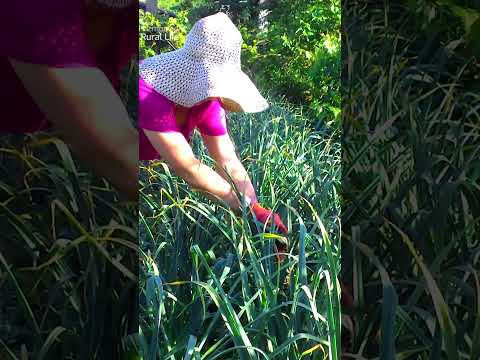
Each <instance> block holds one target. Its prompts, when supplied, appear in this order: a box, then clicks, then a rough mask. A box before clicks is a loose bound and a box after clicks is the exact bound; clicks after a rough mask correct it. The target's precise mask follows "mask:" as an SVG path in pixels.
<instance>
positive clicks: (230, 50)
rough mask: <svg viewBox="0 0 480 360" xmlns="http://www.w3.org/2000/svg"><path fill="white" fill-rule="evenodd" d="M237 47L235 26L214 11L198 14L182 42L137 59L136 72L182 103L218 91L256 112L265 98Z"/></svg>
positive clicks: (238, 39) (239, 44) (239, 39)
mask: <svg viewBox="0 0 480 360" xmlns="http://www.w3.org/2000/svg"><path fill="white" fill-rule="evenodd" d="M241 47H242V36H241V34H240V32H239V31H238V29H237V28H236V27H235V25H234V24H233V22H232V21H231V20H230V18H229V17H228V16H227V15H226V14H224V13H222V12H219V13H217V14H215V15H211V16H207V17H204V18H202V19H200V20H198V21H197V22H196V23H195V24H194V25H193V27H192V29H191V30H190V32H189V33H188V35H187V39H186V41H185V45H184V46H183V47H182V48H180V49H178V50H175V51H171V52H167V53H163V54H160V55H156V56H153V57H150V58H147V59H145V60H144V61H143V62H141V63H140V69H139V73H140V76H141V77H142V78H143V80H144V81H145V82H147V83H148V84H150V85H151V86H152V87H153V88H154V89H155V90H156V91H157V92H159V93H161V94H162V95H163V96H165V97H166V98H168V99H169V100H171V101H173V102H175V103H177V104H179V105H182V106H186V107H191V106H193V105H194V104H196V103H198V102H200V101H202V100H205V99H206V98H208V97H221V98H224V99H226V100H229V101H233V102H235V103H236V104H237V105H239V106H240V107H241V110H242V111H244V112H252V113H254V112H260V111H263V110H265V109H267V108H268V103H267V101H266V100H265V99H264V98H263V97H262V95H260V93H259V92H258V90H257V88H256V87H255V85H254V84H253V83H252V81H251V80H250V79H249V78H248V76H247V75H246V74H245V73H244V72H243V71H242V70H241V65H240V51H241Z"/></svg>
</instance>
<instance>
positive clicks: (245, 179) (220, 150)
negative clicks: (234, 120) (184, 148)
mask: <svg viewBox="0 0 480 360" xmlns="http://www.w3.org/2000/svg"><path fill="white" fill-rule="evenodd" d="M202 136H203V141H204V143H205V146H206V147H207V149H208V152H209V154H210V156H211V157H212V158H213V159H214V160H215V162H216V163H217V172H218V173H219V174H220V176H222V178H224V179H225V180H227V181H229V177H230V178H231V179H232V181H233V183H234V184H235V186H236V187H237V189H238V191H240V192H241V193H243V194H244V195H245V196H247V197H249V198H250V199H251V201H252V203H255V202H257V195H256V193H255V189H254V187H253V185H252V182H251V180H250V177H249V176H248V173H247V171H246V170H245V168H244V167H243V165H242V163H241V161H240V160H239V159H238V157H237V154H236V152H235V146H234V145H233V142H232V139H231V138H230V136H229V135H228V134H225V135H220V136H208V135H202ZM227 173H228V175H227Z"/></svg>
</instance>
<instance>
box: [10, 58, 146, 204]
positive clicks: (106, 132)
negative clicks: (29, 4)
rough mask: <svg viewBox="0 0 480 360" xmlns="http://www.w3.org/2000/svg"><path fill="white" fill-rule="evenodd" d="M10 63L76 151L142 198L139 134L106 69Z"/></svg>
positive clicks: (117, 184)
mask: <svg viewBox="0 0 480 360" xmlns="http://www.w3.org/2000/svg"><path fill="white" fill-rule="evenodd" d="M10 62H11V64H12V66H13V68H14V69H15V71H16V73H17V75H18V76H19V78H20V79H21V81H22V82H23V84H24V86H25V87H26V89H27V90H28V91H29V93H30V95H31V96H32V98H33V99H34V101H35V102H36V103H37V105H38V106H39V108H40V109H41V110H42V112H43V113H44V114H45V116H46V117H47V119H48V120H49V121H50V122H51V123H52V124H53V125H54V126H55V128H57V129H58V130H59V131H60V133H61V134H62V135H63V137H64V139H65V142H66V143H67V144H68V145H69V146H70V147H71V148H72V150H73V152H74V153H75V154H76V155H77V156H78V157H79V158H80V159H81V160H83V161H85V162H86V163H87V164H88V165H89V166H91V167H92V168H93V169H94V170H95V171H96V172H97V174H99V175H102V176H104V177H106V178H107V179H108V180H109V181H110V182H111V183H112V184H113V185H114V186H115V187H117V188H118V189H119V190H120V192H122V193H123V194H125V195H127V197H128V198H129V199H130V200H136V199H137V198H138V132H137V131H136V130H135V128H134V127H133V126H132V124H131V122H130V119H129V117H128V114H127V111H126V110H125V107H124V105H123V103H122V102H121V100H120V98H119V96H118V95H117V93H116V92H115V90H114V89H113V87H112V85H111V84H110V82H109V81H108V79H107V78H106V77H105V75H104V74H103V72H102V71H100V70H98V69H96V68H51V67H47V66H43V65H35V64H28V63H23V62H19V61H15V60H10Z"/></svg>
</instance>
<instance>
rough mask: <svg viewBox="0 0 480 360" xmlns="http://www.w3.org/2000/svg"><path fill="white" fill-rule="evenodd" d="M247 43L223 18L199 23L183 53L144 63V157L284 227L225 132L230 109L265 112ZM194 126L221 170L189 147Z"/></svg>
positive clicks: (235, 207) (141, 104) (141, 116)
mask: <svg viewBox="0 0 480 360" xmlns="http://www.w3.org/2000/svg"><path fill="white" fill-rule="evenodd" d="M241 44H242V37H241V35H240V32H239V31H238V30H237V28H236V27H235V25H234V24H233V23H232V22H231V21H230V19H229V18H228V16H227V15H225V14H224V13H217V14H215V15H211V16H208V17H205V18H203V19H200V20H199V21H197V22H196V23H195V24H194V26H193V28H192V29H191V31H190V32H189V34H188V35H187V39H186V42H185V45H184V47H183V48H181V49H178V50H175V51H172V52H168V53H164V54H160V55H157V56H153V57H151V58H148V59H145V60H144V61H143V62H141V63H140V78H139V127H140V128H141V129H142V131H140V159H141V160H153V159H158V158H161V159H162V160H164V161H165V162H166V163H168V164H169V165H170V166H171V168H172V169H173V170H174V171H175V173H176V174H177V175H179V176H180V177H182V178H183V179H184V180H185V181H186V182H187V183H188V184H189V185H190V186H191V187H193V188H195V189H197V190H201V191H205V192H207V193H209V194H212V195H214V197H216V198H219V199H221V200H222V201H224V202H225V203H226V204H228V206H229V207H230V208H232V209H233V210H235V211H240V209H241V206H242V202H241V201H242V199H239V198H238V197H237V195H236V194H235V191H234V189H233V188H232V186H231V185H230V182H229V179H231V180H232V181H233V183H234V184H235V186H236V187H237V189H238V190H239V192H240V193H241V194H242V195H243V197H244V198H245V201H246V203H247V204H248V206H249V208H250V209H251V211H252V212H253V214H254V215H255V216H256V218H257V220H259V221H261V222H262V223H264V224H265V225H266V226H268V225H269V223H270V222H271V221H273V223H274V226H275V227H276V228H277V229H278V231H280V232H282V233H286V232H287V228H286V227H285V225H284V224H283V223H282V220H281V219H280V216H279V215H278V214H273V213H272V211H271V210H269V209H266V208H264V207H262V206H261V205H260V204H259V203H258V200H257V196H256V193H255V190H254V187H253V185H252V183H251V181H250V178H249V176H248V174H247V172H246V170H245V168H244V167H243V165H242V164H241V162H240V160H239V159H238V157H237V155H236V153H235V148H234V145H233V143H232V140H231V139H230V137H229V135H228V131H227V124H226V118H225V111H245V112H259V111H263V110H265V109H266V108H267V107H268V104H267V102H266V101H265V99H264V98H263V97H262V96H261V95H260V93H259V92H258V90H257V89H256V87H255V86H254V84H253V83H252V82H251V81H250V79H249V78H248V77H247V76H246V75H245V74H244V73H243V72H242V71H241V69H240V50H241ZM195 128H197V129H198V130H199V131H200V133H201V135H202V138H203V142H204V144H205V145H206V147H207V149H208V151H209V153H210V155H211V157H212V158H213V159H214V160H215V161H216V164H217V169H216V171H215V170H213V169H211V168H210V167H208V166H206V165H204V164H202V163H201V162H200V161H199V160H198V159H197V158H196V157H195V155H194V153H193V151H192V148H191V146H190V144H189V142H190V139H191V135H192V132H193V130H194V129H195Z"/></svg>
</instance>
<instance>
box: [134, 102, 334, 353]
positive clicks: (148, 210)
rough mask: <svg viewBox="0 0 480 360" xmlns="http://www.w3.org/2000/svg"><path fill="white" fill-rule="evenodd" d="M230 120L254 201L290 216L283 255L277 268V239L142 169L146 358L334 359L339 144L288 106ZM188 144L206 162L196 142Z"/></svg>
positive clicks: (156, 168)
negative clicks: (255, 195) (286, 249)
mask: <svg viewBox="0 0 480 360" xmlns="http://www.w3.org/2000/svg"><path fill="white" fill-rule="evenodd" d="M229 126H230V132H231V135H232V136H233V139H234V141H235V144H236V146H237V149H238V152H239V154H240V157H241V160H242V162H243V163H244V164H245V166H246V168H247V170H248V172H249V173H250V174H251V176H252V181H253V183H254V184H255V186H256V188H257V189H258V196H259V199H260V201H261V202H262V203H263V204H265V205H266V206H270V207H272V208H274V209H277V211H279V212H280V213H281V214H282V217H283V218H284V219H286V224H287V226H288V228H289V235H288V242H289V254H288V256H287V258H286V259H285V261H284V262H283V263H282V264H281V266H279V265H278V264H277V263H276V261H275V252H274V248H273V245H274V243H275V241H280V240H282V241H283V238H282V237H280V236H279V235H276V234H270V233H268V232H264V229H263V228H262V227H261V226H260V225H259V224H255V223H254V222H253V219H251V217H250V215H249V214H248V212H245V213H244V214H242V215H240V216H237V215H235V214H233V213H232V212H231V211H230V210H228V209H227V208H226V207H225V206H223V205H218V204H215V203H213V202H210V201H208V200H206V199H205V198H204V197H203V196H202V195H201V194H198V193H195V192H194V191H192V190H191V189H190V188H189V187H188V186H187V185H186V184H185V183H184V182H183V181H182V180H181V179H178V178H177V177H175V176H172V175H171V174H170V171H169V168H168V167H167V166H166V165H165V164H164V163H162V162H158V161H157V162H152V163H149V164H144V165H143V166H142V167H141V172H140V192H141V206H140V224H139V226H140V229H139V230H140V246H141V254H142V256H141V266H140V268H141V274H140V278H141V282H140V283H141V285H140V288H141V298H140V303H141V323H140V326H141V334H140V339H139V340H140V341H139V343H140V344H141V347H142V353H143V357H142V359H145V360H146V359H148V360H155V359H163V358H172V359H182V358H187V359H190V358H191V359H200V358H202V359H225V360H226V359H232V358H235V359H290V360H295V359H311V360H320V359H324V358H325V356H329V357H330V359H338V351H337V349H338V348H339V345H340V336H339V335H340V327H339V322H340V309H339V286H338V284H337V280H336V279H337V274H338V272H339V270H340V258H339V255H340V246H339V236H338V235H339V231H340V228H339V222H338V221H339V212H340V199H339V197H338V193H337V188H338V186H339V185H340V183H339V179H340V167H339V161H340V144H339V143H338V142H335V141H334V136H333V137H329V136H326V134H324V133H321V132H319V131H313V130H311V129H310V128H309V125H308V120H307V119H305V118H304V117H302V116H301V115H300V114H299V113H298V112H296V111H295V110H294V109H288V107H287V106H286V105H285V104H274V105H273V106H272V108H271V109H269V110H268V111H266V112H264V113H262V114H261V115H260V116H258V115H251V114H243V115H235V116H232V117H231V119H230V120H229ZM266 134H268V135H266ZM194 148H195V152H196V154H198V156H199V157H200V159H202V161H204V162H205V163H207V164H213V163H212V160H211V159H210V158H209V157H208V155H207V153H206V152H205V150H204V148H203V147H202V146H201V142H200V139H199V137H196V138H195V143H194ZM257 226H258V227H257ZM157 338H159V340H158V342H157ZM246 347H247V348H246ZM152 348H153V350H154V351H153V353H152V352H151V351H152ZM329 353H330V355H329Z"/></svg>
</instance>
